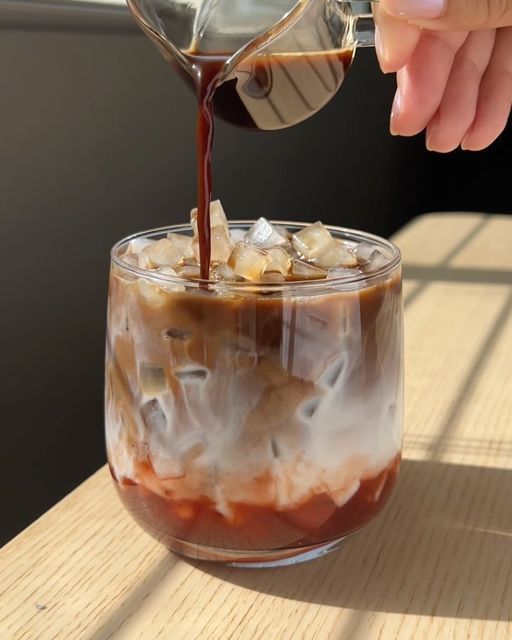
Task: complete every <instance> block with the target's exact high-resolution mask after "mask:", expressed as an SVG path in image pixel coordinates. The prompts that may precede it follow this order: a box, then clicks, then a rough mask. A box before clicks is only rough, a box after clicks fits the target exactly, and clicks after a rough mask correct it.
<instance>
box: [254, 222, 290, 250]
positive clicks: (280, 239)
mask: <svg viewBox="0 0 512 640" xmlns="http://www.w3.org/2000/svg"><path fill="white" fill-rule="evenodd" d="M245 241H246V242H248V243H249V244H252V245H253V246H255V247H259V248H260V249H269V248H270V247H275V246H278V245H282V244H287V242H288V241H287V239H286V238H285V237H284V236H283V235H282V234H280V233H279V232H278V231H277V229H276V228H275V227H274V225H273V224H271V223H270V222H269V221H268V220H267V219H266V218H258V220H256V222H255V223H254V224H253V225H252V227H251V228H250V229H249V230H248V231H247V233H246V234H245Z"/></svg>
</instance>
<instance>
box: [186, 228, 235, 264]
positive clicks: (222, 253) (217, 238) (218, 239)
mask: <svg viewBox="0 0 512 640" xmlns="http://www.w3.org/2000/svg"><path fill="white" fill-rule="evenodd" d="M210 238H211V240H210V241H211V260H212V262H226V261H227V259H228V258H229V256H230V254H231V252H232V251H233V247H234V246H235V243H234V242H233V239H232V238H231V236H230V234H229V231H226V229H225V228H224V227H213V228H212V230H211V235H210ZM192 249H193V251H194V257H195V259H196V261H197V262H198V263H199V258H200V256H199V236H198V235H197V234H195V235H194V240H193V242H192Z"/></svg>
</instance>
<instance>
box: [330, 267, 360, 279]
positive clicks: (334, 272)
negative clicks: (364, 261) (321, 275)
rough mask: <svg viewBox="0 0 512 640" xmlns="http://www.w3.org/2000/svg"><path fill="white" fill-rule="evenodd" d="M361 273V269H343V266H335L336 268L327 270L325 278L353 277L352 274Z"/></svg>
mask: <svg viewBox="0 0 512 640" xmlns="http://www.w3.org/2000/svg"><path fill="white" fill-rule="evenodd" d="M360 273H361V271H359V269H343V268H336V269H328V270H327V279H328V280H331V279H333V278H350V277H351V278H353V277H354V276H357V275H359V274H360Z"/></svg>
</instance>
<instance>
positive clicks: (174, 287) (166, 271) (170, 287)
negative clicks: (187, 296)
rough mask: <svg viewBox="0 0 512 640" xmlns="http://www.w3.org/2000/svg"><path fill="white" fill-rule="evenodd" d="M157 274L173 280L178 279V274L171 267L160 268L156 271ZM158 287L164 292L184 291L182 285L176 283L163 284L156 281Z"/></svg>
mask: <svg viewBox="0 0 512 640" xmlns="http://www.w3.org/2000/svg"><path fill="white" fill-rule="evenodd" d="M157 273H158V274H162V275H163V276H172V277H174V278H177V277H178V274H177V273H176V271H175V270H174V269H173V268H172V267H160V269H158V271H157ZM158 286H159V287H160V288H161V289H165V290H166V291H174V292H176V291H185V287H184V286H183V285H182V284H178V283H176V282H165V281H161V280H159V281H158Z"/></svg>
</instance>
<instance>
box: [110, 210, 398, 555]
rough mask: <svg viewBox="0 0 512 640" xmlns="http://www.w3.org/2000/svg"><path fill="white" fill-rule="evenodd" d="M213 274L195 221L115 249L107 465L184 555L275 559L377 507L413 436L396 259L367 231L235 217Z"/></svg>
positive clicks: (331, 535) (318, 541)
mask: <svg viewBox="0 0 512 640" xmlns="http://www.w3.org/2000/svg"><path fill="white" fill-rule="evenodd" d="M210 224H211V263H210V267H209V279H208V280H201V279H200V277H199V275H200V270H199V248H198V229H197V215H196V212H194V211H193V212H192V215H191V224H190V225H182V226H179V227H174V228H169V229H165V230H158V231H155V232H148V233H143V234H139V235H136V236H134V237H132V238H130V239H127V240H125V241H122V242H120V243H118V244H117V245H116V246H115V247H114V249H113V253H112V270H111V277H110V297H109V314H108V338H107V362H106V380H107V395H106V429H107V449H108V459H109V464H110V469H111V472H112V476H113V478H114V481H115V483H116V486H117V489H118V492H119V495H120V497H121V499H122V501H123V503H124V504H125V506H126V507H127V508H128V509H129V511H130V512H131V513H132V515H133V516H134V517H135V519H136V520H137V521H138V522H139V523H140V524H141V525H142V526H143V527H144V528H145V529H146V530H147V531H148V532H149V533H150V534H151V535H153V536H154V537H155V538H157V539H159V540H161V541H162V542H163V543H164V544H165V545H167V546H168V547H169V548H170V549H172V550H174V551H177V552H179V553H182V554H184V555H187V556H190V557H194V558H200V559H209V560H218V561H223V562H230V563H240V564H241V563H248V564H251V563H252V564H258V565H265V564H267V565H276V564H282V563H290V562H295V561H298V560H301V559H305V558H309V557H314V556H316V555H320V554H322V553H324V552H325V551H327V550H329V549H332V548H336V547H337V546H338V545H339V544H340V542H341V541H342V540H343V539H344V538H345V537H346V536H348V535H349V534H351V533H353V532H355V531H357V530H358V529H361V528H362V527H364V526H365V525H366V524H367V523H368V522H369V521H370V520H371V519H372V518H374V517H375V516H376V514H377V513H378V512H379V511H380V510H381V509H382V507H383V505H384V504H385V502H386V500H387V499H388V496H389V494H390V492H391V490H392V488H393V485H394V483H395V479H396V475H397V471H398V466H399V461H400V449H401V431H402V307H401V305H402V301H401V280H400V256H399V253H398V250H397V249H396V248H395V247H394V246H393V245H392V244H390V243H389V242H387V241H385V240H381V239H379V238H376V237H374V236H370V235H368V234H364V233H361V232H355V231H349V230H344V229H340V228H335V227H326V226H324V225H323V224H322V223H320V222H316V223H314V224H311V225H303V224H297V223H294V224H291V223H290V224H287V223H273V224H272V223H270V222H268V221H267V220H266V219H264V218H260V219H259V220H257V221H256V222H254V223H232V224H228V222H227V220H226V216H225V214H224V211H223V209H222V206H221V205H220V203H219V202H214V203H212V205H211V209H210Z"/></svg>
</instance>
